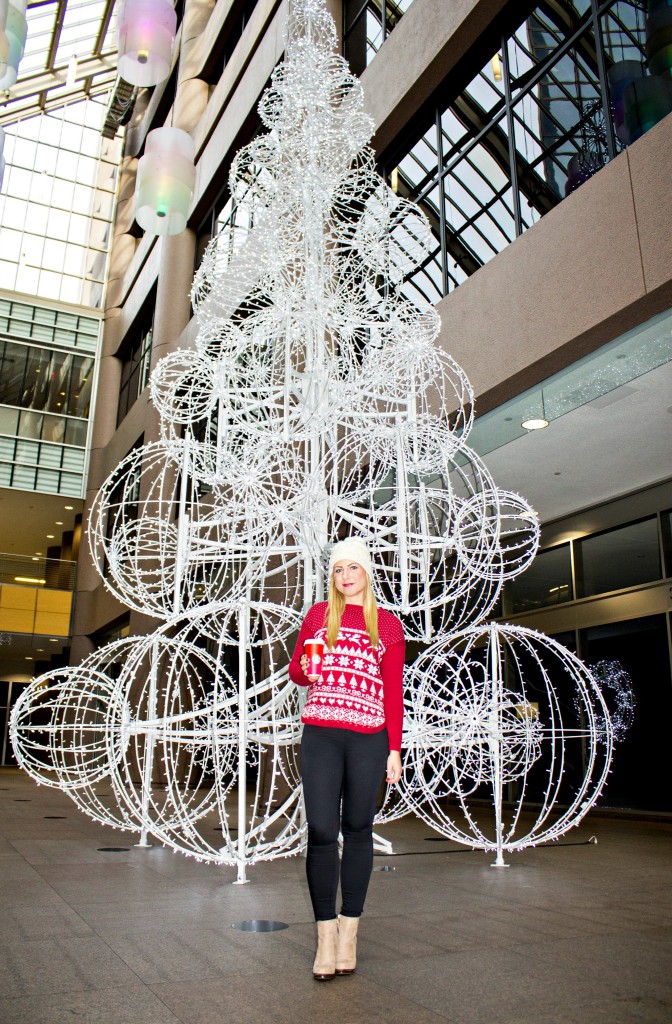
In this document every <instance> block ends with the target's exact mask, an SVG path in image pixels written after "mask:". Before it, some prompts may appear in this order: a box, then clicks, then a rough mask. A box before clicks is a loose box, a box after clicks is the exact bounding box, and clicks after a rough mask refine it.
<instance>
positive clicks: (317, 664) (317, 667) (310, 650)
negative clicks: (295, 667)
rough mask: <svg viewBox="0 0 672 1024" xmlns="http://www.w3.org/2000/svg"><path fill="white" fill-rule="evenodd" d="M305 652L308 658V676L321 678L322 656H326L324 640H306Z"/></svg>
mask: <svg viewBox="0 0 672 1024" xmlns="http://www.w3.org/2000/svg"><path fill="white" fill-rule="evenodd" d="M303 651H304V654H305V655H306V657H307V658H308V671H307V672H306V675H307V676H319V674H320V672H321V671H322V655H323V654H324V641H323V640H306V642H305V643H304V645H303Z"/></svg>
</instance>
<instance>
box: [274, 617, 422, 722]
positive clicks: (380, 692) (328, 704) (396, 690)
mask: <svg viewBox="0 0 672 1024" xmlns="http://www.w3.org/2000/svg"><path fill="white" fill-rule="evenodd" d="M326 607H327V605H326V602H320V603H319V604H316V605H314V606H313V607H312V608H311V609H310V611H309V612H308V614H307V615H306V618H305V619H304V623H303V625H302V627H301V632H300V634H299V642H298V643H297V647H296V651H295V652H294V657H293V659H292V665H291V675H292V678H293V679H294V680H295V682H298V683H302V682H303V683H305V682H306V679H305V677H303V673H301V670H300V666H299V659H300V657H301V654H302V653H303V643H304V641H305V640H307V639H311V638H313V637H314V638H315V639H318V640H324V641H325V643H326V627H325V625H324V620H325V613H326ZM378 632H379V644H378V647H377V648H373V647H372V646H371V640H370V638H369V634H368V633H367V631H366V626H365V623H364V614H363V611H362V608H361V606H359V605H346V607H345V610H344V613H343V618H342V620H341V628H340V630H339V633H338V638H337V641H336V646H335V647H334V648H333V649H332V650H325V653H324V657H323V660H322V675H321V677H320V679H318V680H317V681H316V682H313V683H310V684H309V688H308V699H307V701H306V704H305V707H304V709H303V714H302V716H301V720H302V721H303V722H304V723H307V724H310V725H335V726H341V727H344V728H349V729H354V730H355V731H357V732H377V731H378V730H380V729H382V728H383V727H384V726H385V725H386V724H388V725H389V724H391V723H390V719H392V720H393V722H394V734H395V735H396V732H397V723H396V720H397V718H398V719H399V733H400V731H401V717H402V716H403V697H402V686H401V670H402V669H403V651H404V634H403V628H402V625H401V622H400V621H399V619H398V618H397V617H396V616H395V615H392V613H391V612H388V611H385V610H383V609H379V610H378ZM399 645H400V646H399ZM393 649H394V650H393ZM388 652H389V654H390V657H389V658H388V659H387V662H388V671H387V672H386V671H385V664H386V655H387V654H388ZM390 666H392V670H391V671H390ZM297 668H298V675H297ZM299 676H300V677H302V678H299ZM386 686H387V692H386ZM388 731H389V730H388Z"/></svg>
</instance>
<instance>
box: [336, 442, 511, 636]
mask: <svg viewBox="0 0 672 1024" xmlns="http://www.w3.org/2000/svg"><path fill="white" fill-rule="evenodd" d="M429 458H430V457H429V456H428V455H427V454H426V453H425V455H424V456H423V459H422V461H421V463H420V464H419V463H418V459H417V456H416V454H415V453H414V452H413V450H412V446H411V445H410V444H409V441H408V438H404V439H403V441H402V443H401V444H400V446H399V450H398V451H397V453H396V459H395V460H393V461H392V463H391V464H389V465H390V468H389V470H388V475H387V477H386V478H385V479H384V480H383V481H382V482H379V481H377V480H375V478H374V480H373V481H372V485H371V487H370V489H369V491H368V493H367V494H366V495H365V496H362V494H361V492H360V493H359V494H357V497H356V499H355V500H352V499H351V498H350V497H349V495H348V494H347V492H346V491H345V490H341V492H340V493H339V494H338V495H337V496H336V497H335V498H334V499H333V502H332V505H331V521H330V533H331V534H332V535H333V536H341V535H343V534H346V533H354V534H358V535H360V536H362V537H363V538H364V539H365V540H366V541H367V542H368V543H369V545H370V548H371V552H372V557H373V560H374V567H375V575H374V590H375V591H376V595H377V597H378V600H379V601H380V603H381V604H382V605H383V606H384V607H387V608H390V609H391V610H393V611H395V612H396V613H397V614H400V615H402V616H403V618H404V625H405V628H406V630H407V634H408V636H409V637H412V638H414V639H421V640H425V641H428V640H430V639H431V638H432V636H433V635H434V634H436V633H444V632H446V631H448V630H449V629H458V628H460V627H462V626H465V625H468V624H469V623H472V622H476V621H478V620H479V619H480V618H483V617H484V616H485V615H487V613H488V612H489V611H490V610H491V609H492V607H493V606H494V604H495V602H496V600H497V598H498V596H499V593H500V590H501V580H500V579H499V578H498V577H497V576H496V575H495V574H488V573H487V572H485V569H484V566H485V565H486V564H487V565H490V564H491V563H492V561H493V559H494V557H495V554H496V553H495V552H493V551H490V550H485V551H483V550H480V549H479V550H477V551H474V552H472V555H471V560H467V559H466V558H465V559H463V560H461V559H459V558H458V557H457V554H456V551H455V539H454V532H455V513H456V510H457V509H458V508H459V507H460V506H461V503H462V502H463V501H464V500H468V499H471V498H473V499H474V500H475V501H478V500H480V501H482V502H484V501H485V498H484V495H485V494H487V493H489V492H490V491H491V490H492V489H493V488H494V483H493V481H492V478H491V477H490V474H489V473H488V471H487V469H486V468H485V466H484V465H483V463H482V461H481V460H480V459H479V457H478V456H477V455H476V454H475V453H474V452H472V451H471V450H470V449H468V448H467V447H466V446H464V445H462V446H459V447H456V448H455V449H454V450H453V452H452V453H450V452H449V453H445V452H444V451H443V449H442V448H441V447H440V446H437V448H436V449H435V451H434V452H433V454H432V456H431V459H432V461H431V464H430V461H429ZM397 467H399V469H398V468H397ZM477 570H478V571H477Z"/></svg>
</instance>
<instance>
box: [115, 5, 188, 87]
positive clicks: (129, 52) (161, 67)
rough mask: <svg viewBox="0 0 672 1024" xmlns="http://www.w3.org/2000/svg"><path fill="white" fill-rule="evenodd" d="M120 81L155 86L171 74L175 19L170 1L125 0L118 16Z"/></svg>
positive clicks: (175, 28) (175, 27)
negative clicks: (121, 79)
mask: <svg viewBox="0 0 672 1024" xmlns="http://www.w3.org/2000/svg"><path fill="white" fill-rule="evenodd" d="M117 26H118V29H117V37H118V48H119V60H118V68H119V74H120V75H121V77H122V78H123V79H124V80H125V81H127V82H130V83H131V84H132V85H141V86H148V85H157V83H158V82H163V80H164V79H165V78H167V77H168V75H169V74H170V67H171V62H172V55H173V43H174V41H175V33H176V31H177V15H176V13H175V11H174V9H173V5H172V3H170V0H124V3H123V4H122V6H121V9H120V11H119V13H118V15H117Z"/></svg>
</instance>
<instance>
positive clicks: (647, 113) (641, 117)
mask: <svg viewBox="0 0 672 1024" xmlns="http://www.w3.org/2000/svg"><path fill="white" fill-rule="evenodd" d="M624 98H625V130H626V134H627V138H628V143H632V142H635V141H636V140H637V139H639V138H641V136H642V135H644V134H645V132H648V130H649V129H650V128H653V126H654V124H658V122H659V121H662V120H663V118H664V117H666V116H667V114H669V113H670V112H671V111H672V81H671V80H670V79H669V78H664V77H663V76H662V75H652V76H651V77H647V78H640V79H639V80H638V81H636V82H631V83H630V85H629V86H628V87H627V89H626V90H625V96H624Z"/></svg>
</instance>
